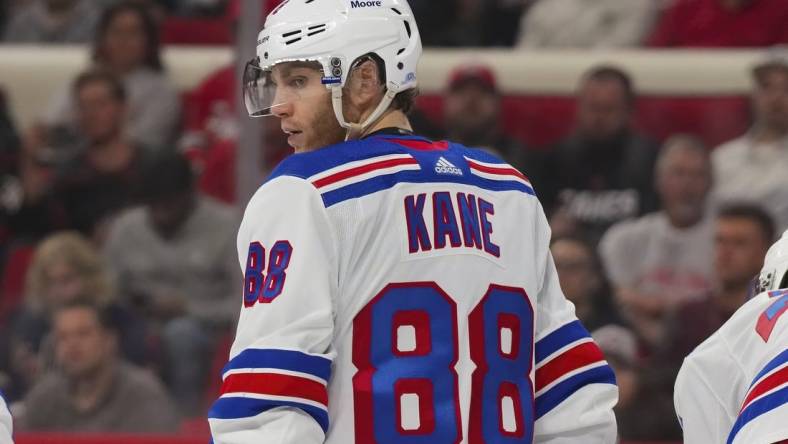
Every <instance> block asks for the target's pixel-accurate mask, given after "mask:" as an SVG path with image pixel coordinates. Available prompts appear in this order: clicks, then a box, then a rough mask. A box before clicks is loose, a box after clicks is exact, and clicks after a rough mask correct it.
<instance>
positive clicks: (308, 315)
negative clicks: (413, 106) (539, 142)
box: [209, 135, 618, 444]
mask: <svg viewBox="0 0 788 444" xmlns="http://www.w3.org/2000/svg"><path fill="white" fill-rule="evenodd" d="M549 240H550V232H549V228H548V226H547V223H546V220H545V217H544V213H543V210H542V208H541V205H540V203H539V201H538V200H537V199H536V197H535V196H534V192H533V190H532V188H531V185H530V183H529V182H528V181H527V179H526V178H525V177H524V176H523V175H522V174H521V173H519V172H518V171H517V170H515V169H514V168H512V167H510V166H509V165H507V164H505V163H503V162H501V161H500V160H498V159H497V158H496V157H494V156H491V155H489V154H486V153H483V152H480V151H477V150H471V149H468V148H465V147H462V146H460V145H455V144H449V143H447V142H431V141H428V140H426V139H423V138H420V137H416V136H402V135H375V136H371V137H369V138H367V139H364V140H360V141H353V142H346V143H342V144H338V145H335V146H331V147H327V148H324V149H321V150H318V151H314V152H309V153H303V154H295V155H293V156H290V157H289V158H287V159H286V160H285V161H283V162H282V164H280V165H279V167H277V169H276V170H275V171H274V172H273V174H272V175H271V177H270V178H269V179H268V181H267V182H266V183H265V184H264V185H263V186H262V187H261V188H260V189H259V190H258V191H257V193H256V194H255V195H254V196H253V198H252V200H251V201H250V203H249V205H248V207H247V209H246V214H245V216H244V220H243V222H242V224H241V228H240V230H239V235H238V253H239V260H240V264H241V266H242V268H243V269H244V270H245V289H244V302H243V305H244V307H243V308H242V310H241V316H240V321H239V325H238V331H237V335H236V338H235V343H234V344H233V347H232V350H231V353H230V358H231V359H230V362H229V363H228V364H227V366H226V367H225V369H224V374H223V386H222V394H221V397H220V398H219V399H218V400H217V401H216V402H215V404H214V405H213V407H212V409H211V411H210V414H209V420H210V424H211V430H212V435H213V439H214V443H216V444H252V443H254V444H264V443H266V444H267V443H271V444H283V443H298V444H311V443H322V442H327V443H330V444H353V443H356V444H373V443H377V444H410V443H414V444H416V443H419V444H426V443H429V444H458V443H483V442H486V443H497V442H511V443H532V442H537V443H555V444H557V443H585V444H597V443H605V444H608V443H613V442H615V439H616V427H615V417H614V415H613V412H612V408H613V406H614V404H615V403H616V400H617V393H618V392H617V387H616V386H615V378H614V375H613V372H612V370H611V368H610V367H609V366H608V365H607V363H606V362H605V360H604V358H603V356H602V353H601V351H600V350H599V348H598V347H597V346H596V344H595V343H594V342H593V341H592V340H591V338H590V336H589V334H588V332H587V331H586V330H585V329H584V328H583V327H582V325H581V324H580V323H579V322H578V321H577V319H576V318H575V315H574V307H573V306H572V305H571V303H569V302H568V301H567V300H566V299H565V298H564V296H563V294H562V292H561V289H560V288H559V284H558V279H557V276H556V271H555V267H554V265H553V261H552V258H551V256H550V253H549V250H548V244H549Z"/></svg>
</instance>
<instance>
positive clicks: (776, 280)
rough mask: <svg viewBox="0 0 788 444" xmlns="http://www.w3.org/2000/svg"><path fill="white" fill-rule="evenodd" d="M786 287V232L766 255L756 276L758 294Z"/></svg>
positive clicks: (787, 236) (787, 285) (787, 279)
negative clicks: (759, 272)
mask: <svg viewBox="0 0 788 444" xmlns="http://www.w3.org/2000/svg"><path fill="white" fill-rule="evenodd" d="M787 287H788V230H786V231H785V232H784V233H783V235H782V237H781V238H780V239H779V240H777V242H775V243H774V244H773V245H772V246H771V247H769V251H768V252H767V253H766V258H764V260H763V269H761V274H760V275H759V276H758V293H760V292H764V291H773V290H777V289H780V288H787Z"/></svg>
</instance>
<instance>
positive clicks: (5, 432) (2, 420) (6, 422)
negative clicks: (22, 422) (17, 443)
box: [0, 393, 14, 444]
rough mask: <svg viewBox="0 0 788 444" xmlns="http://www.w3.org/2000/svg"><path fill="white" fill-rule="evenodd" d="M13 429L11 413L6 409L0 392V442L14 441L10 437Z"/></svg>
mask: <svg viewBox="0 0 788 444" xmlns="http://www.w3.org/2000/svg"><path fill="white" fill-rule="evenodd" d="M13 431H14V425H13V421H12V420H11V413H10V412H9V411H8V405H6V403H5V399H4V398H3V394H2V393H0V444H13V442H14V441H13V440H12V439H11V436H12V434H13Z"/></svg>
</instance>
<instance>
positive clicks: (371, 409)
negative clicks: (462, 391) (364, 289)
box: [353, 282, 534, 444]
mask: <svg viewBox="0 0 788 444" xmlns="http://www.w3.org/2000/svg"><path fill="white" fill-rule="evenodd" d="M469 328H470V332H469V334H470V350H471V359H472V360H473V362H474V363H475V364H476V366H477V370H476V371H475V372H474V374H473V377H472V388H471V412H470V416H471V418H470V424H469V436H468V443H469V444H498V443H531V442H532V440H533V422H534V414H533V385H532V383H531V379H530V372H531V363H532V361H533V329H534V313H533V309H532V307H531V304H530V301H529V299H528V296H527V295H526V294H525V291H524V290H522V289H519V288H510V287H502V286H496V285H491V286H490V287H489V289H488V291H487V294H486V295H485V296H484V298H483V299H482V300H481V302H479V304H478V305H477V306H476V308H475V309H474V310H473V311H472V312H471V315H470V317H469ZM457 336H458V333H457V306H456V303H455V302H454V301H453V300H452V299H451V298H450V297H449V296H448V295H447V294H446V293H445V292H444V291H443V290H442V289H441V288H440V287H438V285H437V284H435V283H434V282H419V283H407V284H405V283H403V284H390V285H389V286H387V287H386V288H385V289H384V290H383V291H381V292H380V293H379V294H378V295H377V296H376V297H375V298H374V299H372V300H371V301H370V302H369V303H368V304H367V305H366V306H365V307H364V309H363V310H362V311H360V312H359V314H358V315H357V316H356V318H355V319H354V321H353V364H354V365H355V366H356V368H358V372H357V373H356V375H355V376H354V377H353V396H354V404H355V406H354V411H355V425H356V443H357V444H389V443H405V444H410V443H414V444H455V443H458V442H460V441H461V440H462V431H461V423H462V421H461V418H460V409H459V398H458V393H459V392H458V388H457V373H456V371H455V369H454V365H455V364H456V362H457V358H458V355H457V353H458V351H457V347H458V346H457V344H458V338H457Z"/></svg>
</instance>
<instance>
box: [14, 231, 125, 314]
mask: <svg viewBox="0 0 788 444" xmlns="http://www.w3.org/2000/svg"><path fill="white" fill-rule="evenodd" d="M59 263H65V264H66V265H67V266H69V267H71V268H72V269H73V271H74V272H75V273H76V274H77V275H79V277H80V279H82V281H83V286H84V293H85V294H84V295H83V297H84V298H86V299H88V300H90V301H92V302H94V303H96V304H100V305H105V304H107V303H108V302H110V300H111V299H113V296H114V291H113V286H112V282H111V279H110V276H109V273H108V272H107V269H106V268H105V265H104V262H103V261H102V258H101V255H100V254H99V252H98V251H97V249H96V248H95V247H94V246H93V244H91V243H90V241H88V240H87V239H86V238H85V237H84V236H82V235H81V234H79V233H77V232H74V231H63V232H59V233H55V234H53V235H51V236H49V237H47V238H46V239H44V240H43V241H41V243H39V244H38V247H36V251H35V252H34V253H33V259H32V261H31V263H30V268H29V269H28V272H27V276H25V302H26V304H27V305H28V306H29V307H30V308H31V309H34V310H40V311H45V310H47V307H46V302H45V300H44V295H45V294H46V292H47V289H48V287H49V282H48V279H47V270H48V269H49V268H50V267H52V266H53V265H55V264H59Z"/></svg>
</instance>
